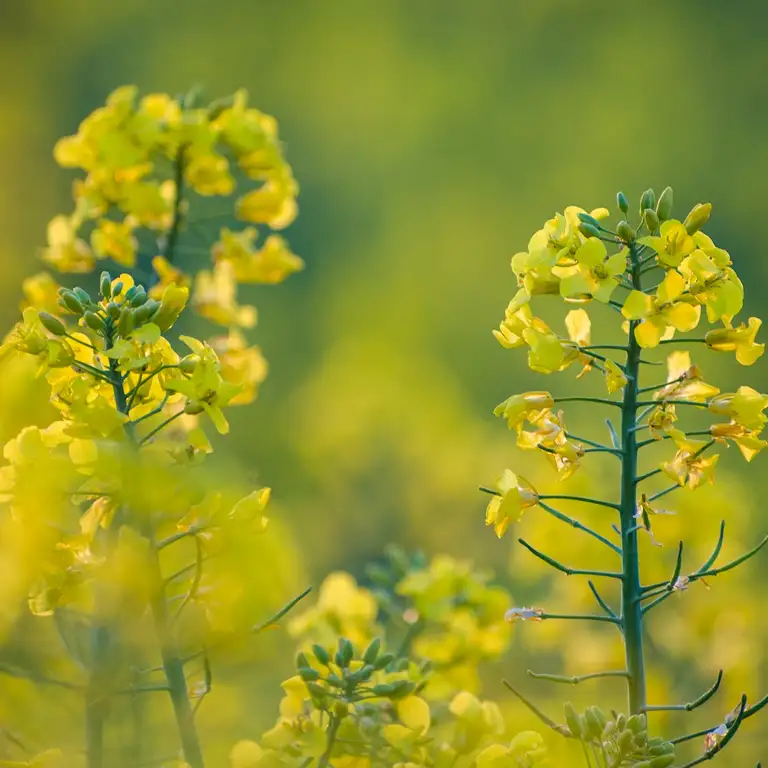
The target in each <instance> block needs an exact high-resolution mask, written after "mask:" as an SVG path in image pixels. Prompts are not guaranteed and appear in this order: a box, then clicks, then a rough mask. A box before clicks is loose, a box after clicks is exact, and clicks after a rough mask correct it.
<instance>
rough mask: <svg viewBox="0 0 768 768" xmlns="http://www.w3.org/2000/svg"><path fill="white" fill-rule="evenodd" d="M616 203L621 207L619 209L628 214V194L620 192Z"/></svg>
mask: <svg viewBox="0 0 768 768" xmlns="http://www.w3.org/2000/svg"><path fill="white" fill-rule="evenodd" d="M616 205H617V206H618V207H619V210H620V211H621V212H622V213H623V214H625V215H626V213H627V211H628V210H629V200H627V196H626V195H625V194H624V193H623V192H619V193H618V194H617V195H616Z"/></svg>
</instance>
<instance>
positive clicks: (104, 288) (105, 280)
mask: <svg viewBox="0 0 768 768" xmlns="http://www.w3.org/2000/svg"><path fill="white" fill-rule="evenodd" d="M99 291H100V293H101V295H102V296H103V297H104V299H105V300H106V301H109V299H110V298H111V297H112V276H111V275H110V274H109V272H102V273H101V277H100V278H99Z"/></svg>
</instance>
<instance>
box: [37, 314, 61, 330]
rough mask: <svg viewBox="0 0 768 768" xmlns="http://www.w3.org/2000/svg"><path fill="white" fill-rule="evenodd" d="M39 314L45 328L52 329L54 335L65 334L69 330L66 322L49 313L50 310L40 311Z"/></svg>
mask: <svg viewBox="0 0 768 768" xmlns="http://www.w3.org/2000/svg"><path fill="white" fill-rule="evenodd" d="M37 316H38V317H39V318H40V322H41V323H42V324H43V328H45V329H46V330H47V331H50V332H51V333H52V334H53V335H54V336H63V335H64V334H65V333H66V332H67V328H66V326H65V325H64V323H62V322H61V320H59V318H58V317H54V316H53V315H50V314H48V312H38V313H37Z"/></svg>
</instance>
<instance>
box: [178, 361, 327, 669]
mask: <svg viewBox="0 0 768 768" xmlns="http://www.w3.org/2000/svg"><path fill="white" fill-rule="evenodd" d="M199 362H200V358H199V357H198V356H197V355H186V356H185V357H182V358H181V360H180V361H179V370H180V371H181V372H182V373H183V374H185V375H186V376H191V375H192V374H193V373H194V372H195V368H197V365H198V363H199ZM318 647H319V646H318ZM318 661H319V659H318ZM320 663H321V664H325V663H327V661H323V662H320Z"/></svg>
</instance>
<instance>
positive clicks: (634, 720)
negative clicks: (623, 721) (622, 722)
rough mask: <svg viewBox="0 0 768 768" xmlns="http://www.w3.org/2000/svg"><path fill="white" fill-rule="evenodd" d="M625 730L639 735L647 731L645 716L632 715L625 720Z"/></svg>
mask: <svg viewBox="0 0 768 768" xmlns="http://www.w3.org/2000/svg"><path fill="white" fill-rule="evenodd" d="M627 728H629V730H630V731H632V732H633V733H640V732H641V731H645V730H647V728H648V726H647V724H646V720H645V715H632V716H631V717H630V718H629V719H628V720H627Z"/></svg>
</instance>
